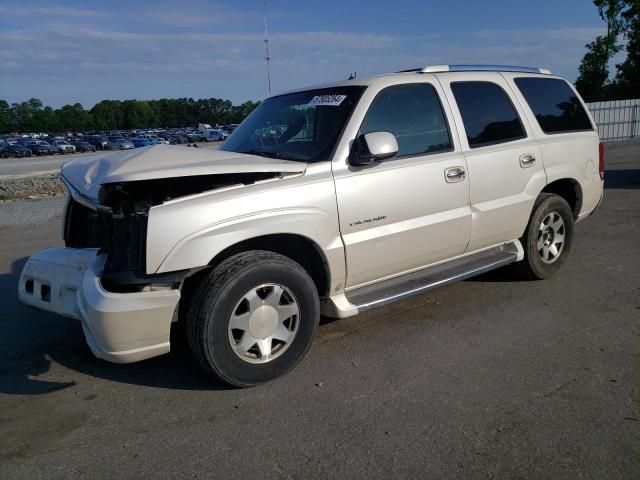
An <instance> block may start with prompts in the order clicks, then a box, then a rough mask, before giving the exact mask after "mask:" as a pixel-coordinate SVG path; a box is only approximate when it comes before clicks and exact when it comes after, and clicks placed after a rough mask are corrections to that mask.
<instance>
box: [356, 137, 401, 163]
mask: <svg viewBox="0 0 640 480" xmlns="http://www.w3.org/2000/svg"><path fill="white" fill-rule="evenodd" d="M397 153H398V142H397V140H396V137H395V136H394V135H393V134H392V133H389V132H370V133H365V134H363V135H360V136H359V137H358V138H357V139H356V141H355V143H354V146H353V151H352V153H351V155H350V157H349V163H350V164H351V165H356V166H362V165H372V164H374V163H378V162H381V161H382V160H387V159H389V158H393V157H395V156H396V155H397Z"/></svg>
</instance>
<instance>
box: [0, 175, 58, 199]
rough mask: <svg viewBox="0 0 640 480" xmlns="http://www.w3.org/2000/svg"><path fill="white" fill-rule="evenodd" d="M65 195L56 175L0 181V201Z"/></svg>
mask: <svg viewBox="0 0 640 480" xmlns="http://www.w3.org/2000/svg"><path fill="white" fill-rule="evenodd" d="M66 193H67V191H66V188H65V186H64V184H63V183H62V181H61V180H60V176H59V175H58V174H57V173H49V174H46V175H37V176H32V177H24V178H5V179H0V201H6V200H21V199H36V198H46V197H55V196H59V195H66Z"/></svg>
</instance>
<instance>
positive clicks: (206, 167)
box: [61, 145, 306, 201]
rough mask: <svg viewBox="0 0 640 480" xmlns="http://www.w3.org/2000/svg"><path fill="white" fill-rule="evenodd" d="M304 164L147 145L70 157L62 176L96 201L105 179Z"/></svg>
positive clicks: (294, 168) (291, 169)
mask: <svg viewBox="0 0 640 480" xmlns="http://www.w3.org/2000/svg"><path fill="white" fill-rule="evenodd" d="M305 169H306V164H305V163H302V162H293V161H290V160H278V159H271V158H264V157H259V156H256V155H247V154H244V153H235V152H223V151H219V150H211V149H208V148H191V147H183V146H179V145H151V146H148V147H142V148H137V149H135V150H126V151H122V152H117V153H111V154H105V155H104V156H100V157H97V156H92V157H88V158H82V159H78V160H73V161H71V162H69V163H67V164H65V165H64V166H63V167H62V170H61V173H62V176H63V177H64V179H65V180H66V181H67V182H68V183H69V184H71V186H73V187H74V188H75V189H76V190H77V191H78V192H79V193H80V194H81V195H82V196H84V197H86V198H89V199H91V200H94V201H97V199H98V192H99V190H100V187H101V186H102V185H104V184H106V183H117V182H131V181H136V180H153V179H159V178H175V177H190V176H195V175H218V174H228V173H270V172H273V173H303V172H304V171H305Z"/></svg>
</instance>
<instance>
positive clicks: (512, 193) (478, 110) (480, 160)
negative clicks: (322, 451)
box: [439, 72, 546, 252]
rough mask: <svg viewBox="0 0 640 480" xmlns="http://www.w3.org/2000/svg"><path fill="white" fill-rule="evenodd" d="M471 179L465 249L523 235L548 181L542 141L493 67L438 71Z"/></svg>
mask: <svg viewBox="0 0 640 480" xmlns="http://www.w3.org/2000/svg"><path fill="white" fill-rule="evenodd" d="M439 79H440V81H441V82H442V84H443V86H444V88H445V91H446V94H447V97H448V98H449V101H450V103H451V105H452V109H453V114H454V118H455V119H456V123H457V124H458V128H460V142H461V144H462V150H463V152H464V155H465V158H466V161H467V167H468V169H469V179H470V190H469V195H470V202H471V218H472V226H471V239H470V242H469V246H468V248H467V252H472V251H475V250H479V249H482V248H486V247H490V246H492V245H497V244H499V243H503V242H507V241H510V240H514V239H517V238H520V237H521V236H522V234H523V233H524V229H525V227H526V225H527V222H528V220H529V215H530V213H531V210H532V208H533V203H534V202H535V199H536V198H537V196H538V194H539V192H540V191H541V190H542V189H543V188H544V186H545V185H546V175H545V171H544V167H543V163H542V154H541V149H540V145H539V144H538V141H537V140H536V138H534V135H533V133H532V129H531V126H530V124H529V123H528V120H527V118H526V116H525V114H524V111H523V109H522V106H521V105H520V103H519V102H518V100H516V99H515V98H514V96H513V91H512V89H511V87H510V86H509V84H508V83H507V82H506V81H505V79H504V77H502V75H500V74H499V73H494V72H487V73H485V72H474V73H473V77H470V76H469V74H468V73H466V74H465V73H446V74H440V75H439Z"/></svg>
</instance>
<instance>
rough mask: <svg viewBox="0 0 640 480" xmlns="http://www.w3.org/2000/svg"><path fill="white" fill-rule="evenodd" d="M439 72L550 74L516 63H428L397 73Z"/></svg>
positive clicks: (546, 71) (544, 70) (544, 69)
mask: <svg viewBox="0 0 640 480" xmlns="http://www.w3.org/2000/svg"><path fill="white" fill-rule="evenodd" d="M407 72H417V73H440V72H519V73H541V74H543V75H551V70H549V69H547V68H539V67H521V66H518V65H473V64H470V65H429V66H426V67H423V68H415V69H409V70H401V71H400V72H397V73H407Z"/></svg>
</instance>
